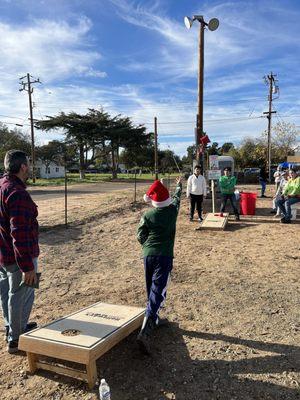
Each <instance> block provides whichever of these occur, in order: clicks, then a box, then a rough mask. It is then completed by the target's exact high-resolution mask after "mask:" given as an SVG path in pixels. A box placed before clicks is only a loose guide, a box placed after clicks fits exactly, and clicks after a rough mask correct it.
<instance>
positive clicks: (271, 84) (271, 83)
mask: <svg viewBox="0 0 300 400" xmlns="http://www.w3.org/2000/svg"><path fill="white" fill-rule="evenodd" d="M275 77H276V75H274V74H273V73H272V72H271V74H270V75H267V77H265V80H266V83H267V84H268V85H269V96H268V101H269V111H266V112H264V114H266V115H267V118H268V143H267V165H268V175H269V182H271V178H272V177H271V165H272V152H271V147H272V146H271V128H272V114H275V113H276V111H272V101H273V91H274V88H275V93H277V90H278V86H276V85H275Z"/></svg>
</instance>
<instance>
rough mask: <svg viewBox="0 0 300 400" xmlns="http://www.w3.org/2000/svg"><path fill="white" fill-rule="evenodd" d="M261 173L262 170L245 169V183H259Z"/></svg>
mask: <svg viewBox="0 0 300 400" xmlns="http://www.w3.org/2000/svg"><path fill="white" fill-rule="evenodd" d="M259 173H260V168H245V169H244V182H245V183H257V182H258V177H259Z"/></svg>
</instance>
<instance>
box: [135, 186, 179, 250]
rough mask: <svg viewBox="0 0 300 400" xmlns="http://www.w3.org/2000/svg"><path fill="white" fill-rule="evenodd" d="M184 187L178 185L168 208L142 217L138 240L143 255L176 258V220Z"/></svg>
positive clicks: (148, 212) (153, 210)
mask: <svg viewBox="0 0 300 400" xmlns="http://www.w3.org/2000/svg"><path fill="white" fill-rule="evenodd" d="M181 191H182V185H181V184H178V185H177V187H176V190H175V193H174V195H173V197H172V203H171V204H170V205H169V206H168V207H162V208H152V209H151V210H149V211H147V212H145V214H144V215H143V216H142V218H141V221H140V224H139V226H138V230H137V239H138V241H139V242H140V244H141V245H142V248H143V255H144V257H146V256H170V257H173V256H174V241H175V233H176V220H177V216H178V211H179V207H180V196H181Z"/></svg>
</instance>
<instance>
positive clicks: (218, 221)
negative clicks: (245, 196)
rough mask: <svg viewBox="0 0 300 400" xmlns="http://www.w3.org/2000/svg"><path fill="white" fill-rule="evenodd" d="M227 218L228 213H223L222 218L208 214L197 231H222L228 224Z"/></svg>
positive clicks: (215, 214)
mask: <svg viewBox="0 0 300 400" xmlns="http://www.w3.org/2000/svg"><path fill="white" fill-rule="evenodd" d="M228 217H229V214H228V213H223V216H222V217H220V215H218V214H217V213H208V214H206V216H205V218H204V220H203V221H202V223H201V225H200V227H199V228H198V229H199V230H202V229H210V230H224V229H225V227H226V225H227V222H228Z"/></svg>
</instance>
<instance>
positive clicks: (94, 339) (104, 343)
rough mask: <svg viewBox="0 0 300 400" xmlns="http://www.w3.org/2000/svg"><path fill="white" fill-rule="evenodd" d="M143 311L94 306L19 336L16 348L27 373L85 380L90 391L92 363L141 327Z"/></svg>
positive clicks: (94, 378) (122, 307) (135, 308)
mask: <svg viewBox="0 0 300 400" xmlns="http://www.w3.org/2000/svg"><path fill="white" fill-rule="evenodd" d="M144 311H145V310H144V309H143V308H137V307H130V306H119V305H113V304H105V303H96V304H94V305H92V306H89V307H87V308H84V309H83V310H80V311H78V312H76V313H74V314H70V315H68V316H67V317H64V318H61V319H58V320H56V321H54V322H51V323H50V324H47V325H45V326H42V327H40V328H37V329H35V330H33V331H31V332H28V333H25V334H23V335H21V336H20V339H19V349H20V350H23V351H26V353H27V358H28V363H29V371H30V372H31V373H34V372H35V371H36V370H37V369H43V370H47V371H52V372H54V373H58V374H63V375H68V376H71V377H74V378H77V379H81V380H86V381H87V382H88V386H89V388H93V387H94V385H95V382H96V379H97V368H96V360H97V359H98V358H99V357H100V356H102V355H103V354H104V353H106V352H107V351H108V350H110V349H111V348H112V347H113V346H115V345H116V344H117V343H119V342H120V341H121V340H122V339H124V338H125V337H126V336H128V335H129V334H130V333H132V332H133V331H134V330H136V329H137V328H139V327H140V326H141V325H142V322H143V318H144ZM40 356H47V357H52V358H55V359H59V360H64V361H72V362H75V363H79V364H84V366H85V368H84V370H79V369H78V370H77V369H73V368H69V367H67V366H64V365H62V366H61V365H57V363H56V364H53V363H49V362H48V361H45V360H40Z"/></svg>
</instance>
